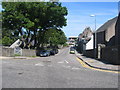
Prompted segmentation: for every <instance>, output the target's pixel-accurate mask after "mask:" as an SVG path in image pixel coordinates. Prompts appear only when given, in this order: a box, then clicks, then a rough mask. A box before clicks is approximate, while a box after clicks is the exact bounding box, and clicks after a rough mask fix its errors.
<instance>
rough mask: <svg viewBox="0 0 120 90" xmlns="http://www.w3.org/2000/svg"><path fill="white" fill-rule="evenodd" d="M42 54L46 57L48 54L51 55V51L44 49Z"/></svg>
mask: <svg viewBox="0 0 120 90" xmlns="http://www.w3.org/2000/svg"><path fill="white" fill-rule="evenodd" d="M40 56H41V57H42V56H43V57H46V56H50V51H49V50H43V51H40Z"/></svg>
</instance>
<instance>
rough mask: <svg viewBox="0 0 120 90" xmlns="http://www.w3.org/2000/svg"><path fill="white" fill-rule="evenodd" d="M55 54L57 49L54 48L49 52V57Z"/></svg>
mask: <svg viewBox="0 0 120 90" xmlns="http://www.w3.org/2000/svg"><path fill="white" fill-rule="evenodd" d="M57 53H58V49H55V48H54V49H52V50H51V51H50V54H51V55H55V54H57Z"/></svg>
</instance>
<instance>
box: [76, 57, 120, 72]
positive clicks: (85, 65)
mask: <svg viewBox="0 0 120 90" xmlns="http://www.w3.org/2000/svg"><path fill="white" fill-rule="evenodd" d="M76 59H77V61H78V62H79V63H80V64H81V65H82V66H83V67H85V68H89V69H92V70H96V71H102V72H111V73H117V74H118V73H120V71H118V70H112V69H107V68H102V67H96V66H92V65H90V64H89V63H87V62H85V61H83V60H82V59H80V58H78V57H77V58H76Z"/></svg>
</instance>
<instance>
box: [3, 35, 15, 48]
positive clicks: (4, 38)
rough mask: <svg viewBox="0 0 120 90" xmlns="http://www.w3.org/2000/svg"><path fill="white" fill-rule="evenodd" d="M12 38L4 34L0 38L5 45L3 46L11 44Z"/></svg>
mask: <svg viewBox="0 0 120 90" xmlns="http://www.w3.org/2000/svg"><path fill="white" fill-rule="evenodd" d="M12 42H13V41H12V39H10V38H9V37H7V36H4V37H3V38H2V45H5V46H9V45H11V44H12Z"/></svg>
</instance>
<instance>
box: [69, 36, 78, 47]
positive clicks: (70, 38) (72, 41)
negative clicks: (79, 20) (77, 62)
mask: <svg viewBox="0 0 120 90" xmlns="http://www.w3.org/2000/svg"><path fill="white" fill-rule="evenodd" d="M77 39H78V37H77V36H69V38H68V43H69V45H75V43H76V40H77Z"/></svg>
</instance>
